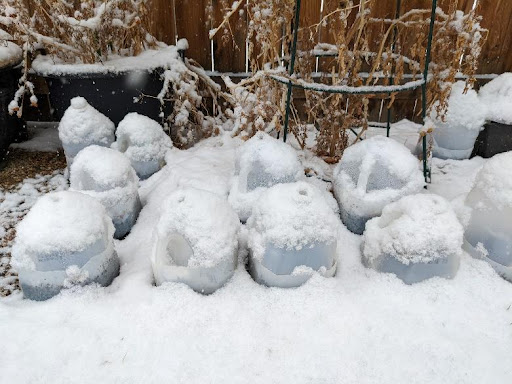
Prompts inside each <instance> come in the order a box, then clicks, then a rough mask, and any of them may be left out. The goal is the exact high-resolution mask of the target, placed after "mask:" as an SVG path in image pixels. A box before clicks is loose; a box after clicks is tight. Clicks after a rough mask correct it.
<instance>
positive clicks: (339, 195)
mask: <svg viewBox="0 0 512 384" xmlns="http://www.w3.org/2000/svg"><path fill="white" fill-rule="evenodd" d="M333 184H334V185H333V186H334V193H335V196H336V199H337V200H338V203H339V204H340V211H341V217H342V220H343V223H344V224H345V225H346V226H347V228H349V229H350V230H351V231H353V232H354V233H358V234H362V233H363V231H364V225H365V223H366V221H367V220H368V219H370V218H372V217H375V216H378V215H380V214H381V212H382V209H383V208H384V207H385V206H386V205H387V204H389V203H392V202H394V201H396V200H398V199H400V198H401V197H403V196H407V195H410V194H414V193H418V192H420V191H421V190H422V188H423V186H424V180H423V175H422V174H421V171H420V169H419V161H418V159H416V158H415V157H414V156H413V155H412V154H411V152H410V151H409V150H408V149H407V148H406V147H404V146H403V145H401V144H399V143H397V142H396V141H394V140H392V139H389V138H386V137H384V136H375V137H371V138H369V139H366V140H363V141H361V142H359V143H357V144H355V145H353V146H351V147H349V148H347V149H346V150H345V152H344V154H343V158H342V159H341V161H340V163H339V164H338V166H337V167H336V168H335V170H334V174H333Z"/></svg>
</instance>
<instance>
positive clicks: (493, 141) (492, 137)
mask: <svg viewBox="0 0 512 384" xmlns="http://www.w3.org/2000/svg"><path fill="white" fill-rule="evenodd" d="M508 151H512V125H508V124H501V123H497V122H494V121H491V122H489V123H487V124H485V129H484V130H483V131H482V132H480V135H478V138H477V139H476V142H475V147H474V149H473V153H472V156H481V157H483V158H490V157H493V156H494V155H497V154H498V153H503V152H508Z"/></svg>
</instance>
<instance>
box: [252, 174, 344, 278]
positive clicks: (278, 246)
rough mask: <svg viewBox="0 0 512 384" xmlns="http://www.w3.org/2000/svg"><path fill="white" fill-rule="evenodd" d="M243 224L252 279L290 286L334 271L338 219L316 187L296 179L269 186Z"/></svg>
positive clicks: (331, 273)
mask: <svg viewBox="0 0 512 384" xmlns="http://www.w3.org/2000/svg"><path fill="white" fill-rule="evenodd" d="M247 226H248V228H249V238H248V246H249V249H250V257H251V270H252V272H251V273H252V274H253V276H254V277H255V280H256V281H258V282H261V283H263V284H265V285H269V286H280V287H293V286H298V285H301V284H302V283H304V282H305V281H306V280H307V279H308V278H309V277H310V276H311V273H312V272H313V271H319V272H322V273H323V274H329V275H331V276H332V275H333V274H334V272H335V270H336V246H337V237H338V230H339V219H338V216H337V214H336V213H335V212H334V211H333V209H332V208H331V206H330V205H329V204H328V202H327V201H326V199H325V197H324V194H323V193H322V191H320V190H319V189H318V188H316V187H315V186H313V185H311V184H308V183H306V182H302V181H299V182H297V183H292V184H278V185H275V186H273V187H271V188H269V189H268V190H266V191H265V192H264V193H263V194H262V195H261V197H260V199H259V200H258V202H257V203H256V205H255V206H254V209H253V213H252V215H251V217H250V218H249V220H248V221H247ZM327 272H329V273H327Z"/></svg>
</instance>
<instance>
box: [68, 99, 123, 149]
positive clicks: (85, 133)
mask: <svg viewBox="0 0 512 384" xmlns="http://www.w3.org/2000/svg"><path fill="white" fill-rule="evenodd" d="M114 132H115V125H114V123H113V122H112V121H111V120H110V119H109V118H108V117H107V116H105V115H103V114H102V113H100V112H99V111H98V110H96V109H95V108H94V107H92V106H91V105H90V104H89V103H88V102H87V100H86V99H84V98H83V97H75V98H73V99H71V105H70V107H69V108H68V109H67V110H66V112H65V113H64V116H63V117H62V119H61V121H60V123H59V138H60V140H61V141H62V143H63V144H98V145H103V146H110V145H111V144H112V143H113V142H114V139H115V136H114Z"/></svg>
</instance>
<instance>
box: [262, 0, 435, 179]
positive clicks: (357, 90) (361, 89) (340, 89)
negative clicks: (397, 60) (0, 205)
mask: <svg viewBox="0 0 512 384" xmlns="http://www.w3.org/2000/svg"><path fill="white" fill-rule="evenodd" d="M300 7H301V0H296V2H295V20H294V22H293V41H292V47H291V57H290V61H289V63H288V75H289V76H290V77H292V76H293V74H294V72H295V59H296V56H297V36H298V31H299V24H300V17H299V15H300ZM436 8H437V0H432V12H431V15H430V26H429V33H428V41H427V49H426V57H425V67H424V70H423V76H422V79H421V80H416V81H410V82H408V83H405V84H403V85H382V86H377V87H375V86H358V87H351V86H325V85H324V84H319V83H309V84H305V83H303V82H302V83H300V82H297V81H294V80H292V79H290V78H285V77H281V76H277V75H271V76H270V77H272V78H273V79H274V80H275V81H278V82H280V83H283V84H286V85H287V87H288V93H287V97H286V114H285V120H284V130H283V141H285V142H286V139H287V136H288V127H289V123H290V108H291V100H292V91H293V89H294V88H298V89H304V90H309V91H314V92H324V93H340V94H350V95H365V94H367V95H369V94H388V96H391V94H392V93H397V92H403V91H408V90H413V89H417V88H419V87H421V105H422V119H423V121H424V122H425V120H426V114H427V77H428V71H429V65H430V60H431V51H432V37H433V32H434V23H435V18H436ZM401 9H402V1H401V0H396V13H395V19H398V18H399V17H400V14H401ZM395 40H396V26H395V27H394V33H393V40H392V43H391V44H392V45H391V50H392V52H395ZM315 56H317V57H318V56H320V55H318V54H317V55H315ZM392 79H393V72H392V73H391V77H390V80H392ZM390 128H391V109H390V108H388V112H387V122H386V135H387V136H388V137H389V132H390ZM422 147H423V148H422V150H423V176H424V177H425V181H426V182H430V180H431V170H430V168H429V166H428V158H427V135H426V134H422Z"/></svg>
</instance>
